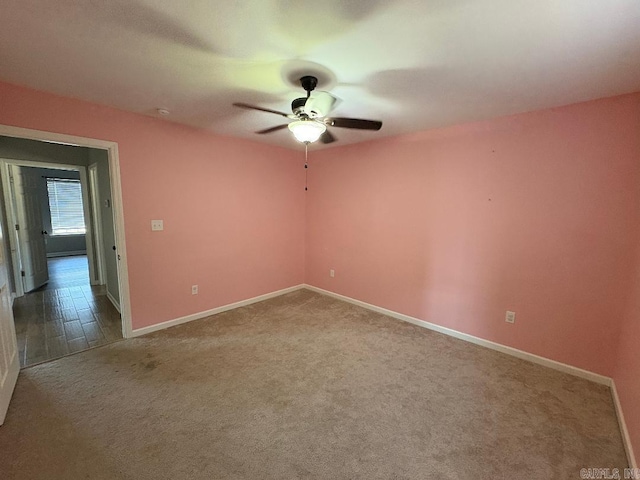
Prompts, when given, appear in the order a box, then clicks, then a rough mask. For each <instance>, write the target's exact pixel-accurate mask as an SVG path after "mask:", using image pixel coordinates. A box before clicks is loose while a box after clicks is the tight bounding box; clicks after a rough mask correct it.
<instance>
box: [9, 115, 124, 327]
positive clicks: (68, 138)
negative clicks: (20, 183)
mask: <svg viewBox="0 0 640 480" xmlns="http://www.w3.org/2000/svg"><path fill="white" fill-rule="evenodd" d="M0 135H4V136H7V137H16V138H24V139H28V140H39V141H45V142H51V143H59V144H62V145H74V146H79V147H89V148H97V149H100V150H106V151H107V156H108V159H109V177H110V179H111V204H112V208H113V217H114V218H113V220H114V230H115V236H116V248H117V252H118V255H119V256H120V260H119V261H118V262H117V265H118V284H119V285H118V286H119V288H120V309H121V316H122V335H123V336H124V337H125V338H130V337H131V332H132V323H131V296H130V293H129V268H128V264H127V245H126V241H125V238H126V237H125V229H124V209H123V206H122V184H121V181H120V159H119V156H118V144H117V143H116V142H111V141H108V140H98V139H94V138H87V137H78V136H75V135H67V134H63V133H53V132H45V131H43V130H33V129H29V128H21V127H13V126H10V125H2V124H0ZM3 177H4V176H3ZM3 182H4V179H3Z"/></svg>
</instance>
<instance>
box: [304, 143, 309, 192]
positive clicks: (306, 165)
mask: <svg viewBox="0 0 640 480" xmlns="http://www.w3.org/2000/svg"><path fill="white" fill-rule="evenodd" d="M308 156H309V143H308V142H305V144H304V191H305V192H306V191H307V190H308V188H307V177H308V176H309V162H308V160H307V158H308Z"/></svg>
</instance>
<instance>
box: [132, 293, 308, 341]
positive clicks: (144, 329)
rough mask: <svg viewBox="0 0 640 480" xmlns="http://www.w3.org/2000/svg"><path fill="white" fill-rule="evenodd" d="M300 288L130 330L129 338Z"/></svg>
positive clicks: (266, 294) (259, 296)
mask: <svg viewBox="0 0 640 480" xmlns="http://www.w3.org/2000/svg"><path fill="white" fill-rule="evenodd" d="M302 288H304V285H302V284H301V285H295V286H293V287H289V288H284V289H282V290H277V291H275V292H271V293H265V294H264V295H258V296H257V297H253V298H248V299H246V300H240V301H239V302H234V303H230V304H228V305H223V306H221V307H216V308H212V309H211V310H205V311H204V312H198V313H192V314H191V315H187V316H185V317H180V318H174V319H173V320H167V321H166V322H162V323H156V324H155V325H149V326H148V327H142V328H136V329H134V330H132V332H131V337H139V336H140V335H145V334H147V333H151V332H156V331H158V330H164V329H165V328H169V327H174V326H176V325H181V324H183V323H187V322H192V321H193V320H199V319H201V318H205V317H210V316H211V315H215V314H217V313H222V312H226V311H227V310H233V309H234V308H240V307H245V306H247V305H251V304H252V303H257V302H262V301H264V300H268V299H270V298H274V297H279V296H280V295H284V294H285V293H290V292H295V291H296V290H301V289H302Z"/></svg>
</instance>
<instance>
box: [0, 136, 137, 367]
mask: <svg viewBox="0 0 640 480" xmlns="http://www.w3.org/2000/svg"><path fill="white" fill-rule="evenodd" d="M3 130H4V131H3ZM7 130H9V131H8V132H7ZM6 133H11V134H14V135H12V136H11V137H9V136H7V137H2V138H11V139H12V141H13V142H14V143H15V142H16V141H30V142H31V141H33V142H36V143H38V144H44V145H47V148H48V149H51V148H52V147H55V146H59V147H66V148H68V147H69V146H71V145H74V146H79V147H82V149H83V150H84V153H85V154H86V161H85V162H84V165H65V164H61V163H58V164H51V163H47V162H44V161H34V160H31V161H25V160H13V159H6V158H5V159H4V160H3V162H2V163H3V164H2V171H1V173H2V177H3V178H2V181H3V190H4V198H3V204H4V205H3V207H5V208H4V209H3V210H4V212H3V213H4V214H5V216H6V218H7V220H9V221H8V222H6V223H8V224H9V225H13V221H12V220H13V219H15V218H17V217H19V214H22V215H23V216H24V215H27V216H29V215H30V216H31V217H34V216H37V208H35V207H34V206H33V204H34V203H39V206H40V210H41V212H40V217H41V218H42V217H44V218H46V217H47V215H49V217H50V218H49V223H47V222H46V221H45V222H40V224H39V227H38V228H40V230H38V228H36V227H34V228H31V229H30V234H29V235H23V237H22V238H21V237H20V233H19V232H20V230H16V231H15V233H14V231H13V230H12V229H5V232H4V233H5V235H6V236H5V238H8V239H9V240H11V239H12V238H13V239H14V242H13V244H12V245H11V248H10V249H9V250H10V252H8V253H9V256H10V257H11V259H12V260H13V262H12V263H13V268H12V270H13V273H14V275H13V285H12V289H13V295H14V298H15V299H14V302H13V303H14V305H13V306H14V317H15V326H16V334H17V337H18V348H19V353H20V361H21V364H22V366H28V365H32V364H35V363H40V362H42V361H47V360H50V359H53V358H58V357H60V356H63V355H66V354H70V353H74V352H76V351H80V350H83V349H86V348H91V347H95V346H99V345H104V344H106V343H110V342H113V341H116V340H119V339H121V338H123V337H126V336H127V333H128V332H130V331H131V323H130V316H129V302H128V298H129V296H128V278H127V275H126V273H127V272H126V263H125V262H124V260H125V259H124V253H125V252H124V241H123V232H122V230H123V225H122V223H123V222H122V211H121V200H120V198H121V195H120V187H119V169H118V165H117V146H116V145H115V144H112V143H111V142H102V141H97V140H91V139H81V138H80V139H79V138H77V137H68V136H60V135H57V134H48V133H45V132H33V131H28V130H23V129H15V128H13V127H3V126H0V135H2V134H6ZM15 133H19V134H20V135H17V136H16V135H15ZM37 137H39V138H37ZM62 139H64V140H62ZM40 140H45V141H46V142H42V141H40ZM56 140H57V141H56ZM70 140H71V141H70ZM52 142H53V143H55V145H52ZM41 146H42V145H41ZM94 146H97V147H98V148H92V147H94ZM105 147H107V148H105ZM0 157H7V154H6V152H5V151H4V150H2V149H1V148H0ZM11 169H20V174H25V177H28V178H30V180H29V181H28V182H23V180H24V179H23V178H22V177H21V178H20V182H22V183H20V182H16V178H15V174H16V171H13V172H10V170H11ZM27 169H31V170H27ZM36 169H39V171H38V172H37V173H38V175H34V171H35V170H36ZM42 169H45V170H47V172H45V173H46V174H42ZM10 173H13V174H14V178H13V181H11V175H10ZM74 174H75V175H74ZM114 174H115V177H114ZM70 177H73V178H70ZM34 178H35V181H36V182H37V181H39V182H40V183H41V184H43V182H44V183H48V184H49V185H48V187H49V189H48V194H49V197H50V198H49V199H48V200H49V203H48V204H45V203H44V202H42V201H40V202H35V201H34V198H33V195H32V194H33V192H34V191H35V190H34V189H33V188H31V187H33V185H32V183H33V181H34ZM29 182H31V183H29ZM18 183H20V184H19V185H18V187H20V188H17V189H16V188H15V187H16V184H18ZM24 183H26V185H24ZM22 187H26V188H22ZM41 190H42V188H41ZM73 190H76V194H75V195H76V197H78V195H79V193H78V192H81V196H82V198H81V201H82V206H81V207H80V208H79V209H78V208H77V207H76V209H75V211H73V209H72V210H71V211H65V210H64V207H65V203H64V200H65V199H64V198H62V197H61V198H58V200H59V204H58V205H55V201H53V200H52V199H51V197H55V196H56V195H62V194H63V193H64V192H66V191H73ZM16 195H23V198H22V200H21V201H19V200H18V199H17V198H16ZM8 196H9V197H11V198H8ZM27 204H29V208H25V205H27ZM45 208H46V209H48V210H49V211H48V212H43V211H42V210H45ZM20 209H22V211H21V212H20ZM52 209H55V210H56V211H55V214H56V215H52ZM78 212H80V217H83V216H84V225H83V227H84V228H85V229H86V230H85V231H84V232H80V231H79V230H77V229H78V225H74V224H73V222H71V223H68V222H67V223H65V219H67V220H68V219H70V218H71V219H73V218H74V215H76V217H77V216H78ZM54 216H57V218H56V219H55V220H54V219H53V218H51V217H54ZM22 221H23V222H24V221H25V220H24V219H23V220H22ZM36 223H37V222H36ZM16 224H17V225H20V224H19V223H16ZM74 228H76V230H73V229H74ZM65 229H67V230H65ZM23 232H24V230H23ZM36 232H37V233H40V234H41V240H42V239H44V244H45V251H46V264H47V269H46V270H47V274H46V280H45V281H42V278H41V277H38V278H40V280H36V281H31V280H30V281H29V282H25V281H24V280H23V279H24V278H25V276H26V275H27V269H26V268H25V265H27V264H28V263H29V262H32V263H33V264H34V265H35V264H36V263H37V262H36V261H35V259H34V258H33V257H34V254H33V251H37V250H38V249H37V248H36V249H34V248H31V246H30V242H32V241H33V242H34V243H35V240H36V238H35V237H37V235H36ZM65 234H66V235H65ZM74 234H75V235H74ZM74 236H75V237H76V238H72V237H74ZM82 236H84V238H83V240H84V245H80V244H79V243H78V241H77V240H79V238H78V237H82ZM27 240H28V241H27ZM70 240H76V243H75V244H73V245H75V246H73V245H71V243H73V242H71V243H70ZM61 243H66V244H67V245H66V246H61ZM53 244H56V245H55V246H54V245H53ZM21 249H22V250H27V251H28V252H27V253H26V254H25V253H24V252H22V255H21ZM33 270H34V273H35V271H36V270H38V269H36V268H34V269H33ZM22 272H25V273H24V274H23V273H22ZM29 273H32V272H29ZM31 277H35V275H32V276H31ZM38 283H41V285H39V284H38Z"/></svg>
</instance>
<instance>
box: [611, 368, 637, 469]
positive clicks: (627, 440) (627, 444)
mask: <svg viewBox="0 0 640 480" xmlns="http://www.w3.org/2000/svg"><path fill="white" fill-rule="evenodd" d="M611 395H612V397H613V404H614V405H615V407H616V415H618V423H619V424H620V433H621V434H622V442H623V443H624V449H625V451H626V452H627V460H629V466H630V467H631V468H638V464H637V463H636V457H635V455H634V453H633V445H631V437H630V436H629V430H627V423H626V422H625V420H624V413H622V405H621V404H620V398H619V397H618V390H617V389H616V382H614V381H613V379H612V380H611Z"/></svg>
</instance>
